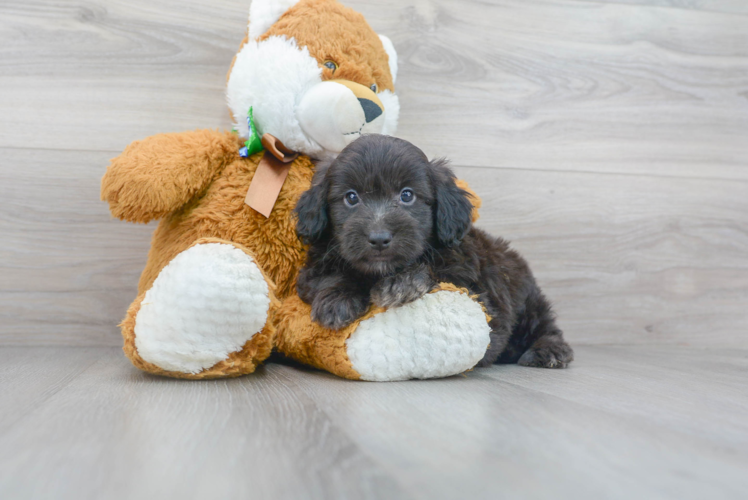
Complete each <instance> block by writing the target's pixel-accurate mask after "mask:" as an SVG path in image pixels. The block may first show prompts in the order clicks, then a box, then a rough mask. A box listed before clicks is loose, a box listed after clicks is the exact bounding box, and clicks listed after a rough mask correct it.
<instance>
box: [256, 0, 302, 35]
mask: <svg viewBox="0 0 748 500" xmlns="http://www.w3.org/2000/svg"><path fill="white" fill-rule="evenodd" d="M297 3H299V0H252V4H251V5H250V6H249V39H250V40H255V39H256V38H257V37H259V36H260V35H262V34H264V33H265V32H266V31H267V30H269V29H270V27H271V26H272V25H274V24H275V23H276V21H278V19H280V17H281V16H282V15H283V13H284V12H286V11H287V10H288V9H290V8H291V7H293V6H294V5H296V4H297Z"/></svg>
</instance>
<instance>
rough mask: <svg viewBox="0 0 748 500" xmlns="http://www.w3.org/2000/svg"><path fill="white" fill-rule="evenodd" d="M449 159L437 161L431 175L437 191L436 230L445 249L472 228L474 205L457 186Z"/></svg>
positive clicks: (457, 241)
mask: <svg viewBox="0 0 748 500" xmlns="http://www.w3.org/2000/svg"><path fill="white" fill-rule="evenodd" d="M448 165H449V163H448V162H447V160H444V159H439V160H434V161H432V162H431V164H430V165H429V167H430V168H429V176H430V179H431V185H432V186H433V189H434V201H435V206H434V209H433V210H434V228H435V230H436V236H437V238H438V239H439V242H440V243H441V244H442V245H445V246H452V245H455V244H456V243H459V242H460V240H462V238H463V237H464V236H465V233H467V231H468V229H470V223H471V217H470V216H471V213H472V210H473V204H472V203H470V199H469V196H470V195H469V194H468V193H467V191H464V190H462V189H460V188H458V187H457V185H456V184H455V175H454V174H453V173H452V171H451V170H450V169H449V167H448Z"/></svg>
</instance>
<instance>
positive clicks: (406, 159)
mask: <svg viewBox="0 0 748 500" xmlns="http://www.w3.org/2000/svg"><path fill="white" fill-rule="evenodd" d="M404 190H409V191H410V192H411V193H413V195H414V196H413V197H412V199H411V197H410V195H409V194H408V193H404ZM350 193H355V196H353V195H351V194H350ZM351 200H353V201H356V200H357V203H351ZM471 210H472V205H471V203H470V200H469V197H468V194H467V193H466V192H465V191H463V190H461V189H459V188H458V187H457V186H456V184H455V182H454V174H453V173H452V172H451V170H450V169H449V168H448V166H447V163H446V161H444V160H436V161H432V162H429V161H428V159H427V158H426V156H425V155H424V154H423V152H422V151H421V150H420V149H418V148H416V147H415V146H413V145H412V144H410V143H408V142H406V141H403V140H400V139H395V138H393V137H388V136H381V135H367V136H363V137H361V138H360V139H357V140H356V141H354V142H353V143H351V144H350V145H349V146H348V147H346V148H345V149H344V150H343V152H342V153H340V155H339V156H338V157H337V158H336V159H335V160H334V161H333V162H332V163H331V164H329V165H324V166H320V167H318V171H317V174H316V175H315V181H314V183H313V185H312V188H311V189H310V190H309V191H307V192H306V193H304V194H303V195H302V196H301V198H300V199H299V203H298V205H297V206H296V213H297V215H298V223H297V232H298V234H299V237H301V238H302V239H303V240H305V241H306V242H308V243H310V244H311V247H310V249H309V252H308V254H307V262H306V265H305V266H304V268H303V269H302V270H301V272H300V274H299V279H298V283H297V290H298V293H299V296H300V297H301V299H302V300H304V301H305V302H307V303H309V304H311V305H312V318H313V319H314V320H315V321H317V322H318V323H320V324H322V325H324V326H327V327H330V328H336V329H337V328H342V327H343V326H345V325H348V324H350V323H351V322H353V321H354V320H356V319H357V318H359V317H360V316H361V315H363V313H364V312H365V311H366V309H367V308H368V306H369V304H370V303H371V302H374V303H375V304H378V305H381V306H383V307H395V306H398V305H402V304H406V303H408V302H411V301H413V300H416V299H418V298H420V297H421V296H423V295H424V294H425V293H428V291H430V290H431V289H432V288H433V287H434V286H435V285H436V284H437V283H439V282H449V283H454V284H455V285H457V286H459V287H465V288H467V289H468V290H469V291H470V292H471V293H473V294H477V295H478V297H479V299H478V300H479V301H480V302H481V303H482V304H483V305H484V306H485V307H486V311H487V312H488V314H489V315H490V316H491V318H492V319H491V322H490V326H491V343H490V346H489V347H488V350H487V351H486V354H485V356H484V358H483V360H482V361H481V362H480V365H482V366H486V365H490V364H491V363H494V362H499V363H519V364H521V365H525V366H540V367H545V368H563V367H565V366H566V365H567V364H568V363H570V362H571V361H572V360H573V358H574V353H573V351H572V349H571V347H569V345H568V344H567V343H566V341H564V339H563V334H562V332H561V330H559V328H558V327H557V326H556V323H555V317H554V314H553V311H552V310H551V306H550V304H549V302H548V300H547V299H546V298H545V297H544V296H543V294H542V292H541V291H540V288H539V287H538V285H537V283H536V282H535V279H534V278H533V275H532V273H531V272H530V268H529V267H528V265H527V262H525V260H524V259H523V258H522V257H521V256H520V255H519V254H518V253H517V252H515V251H514V250H512V249H510V248H509V244H508V243H507V242H506V241H504V240H503V239H501V238H493V237H491V236H489V235H488V234H486V233H485V232H483V231H481V230H480V229H476V228H474V227H472V225H471V222H470V212H471Z"/></svg>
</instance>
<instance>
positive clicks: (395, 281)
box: [371, 266, 436, 308]
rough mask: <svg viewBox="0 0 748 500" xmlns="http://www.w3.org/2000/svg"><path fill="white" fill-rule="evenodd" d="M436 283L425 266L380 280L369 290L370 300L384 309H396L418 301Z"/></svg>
mask: <svg viewBox="0 0 748 500" xmlns="http://www.w3.org/2000/svg"><path fill="white" fill-rule="evenodd" d="M435 284H436V283H435V282H434V280H433V279H432V278H431V275H430V274H429V272H428V269H426V267H425V266H423V267H420V268H418V269H416V270H415V271H412V272H404V273H401V274H396V275H394V276H387V277H386V278H382V279H381V280H379V282H377V284H376V285H374V288H372V290H371V300H372V302H374V303H375V304H376V305H378V306H380V307H384V308H389V307H397V306H401V305H403V304H407V303H409V302H413V301H414V300H418V299H420V298H421V297H423V296H424V295H426V294H427V293H428V292H430V291H431V289H432V288H434V285H435Z"/></svg>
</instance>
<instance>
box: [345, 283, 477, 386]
mask: <svg viewBox="0 0 748 500" xmlns="http://www.w3.org/2000/svg"><path fill="white" fill-rule="evenodd" d="M489 332H490V328H489V326H488V323H487V321H486V316H485V314H484V313H483V309H482V308H481V306H480V304H478V303H477V302H475V301H474V300H472V299H471V298H470V297H468V296H467V295H465V294H463V293H459V292H449V291H440V292H436V293H431V294H428V295H425V296H424V297H423V298H421V299H419V300H417V301H415V302H412V303H410V304H407V305H405V306H402V307H396V308H393V309H389V310H387V311H385V312H383V313H381V314H378V315H376V316H374V317H373V318H370V319H367V320H366V321H362V322H361V324H360V325H359V327H358V329H356V331H355V332H353V334H352V335H351V337H350V338H349V339H348V340H347V342H346V346H347V351H348V358H349V359H350V360H351V363H352V364H353V368H354V369H355V370H356V371H357V372H358V373H359V374H360V375H361V378H362V379H363V380H372V381H379V382H384V381H394V380H408V379H414V378H416V379H427V378H439V377H448V376H450V375H455V374H458V373H462V372H464V371H466V370H469V369H470V368H472V367H474V366H475V365H476V363H478V361H480V360H481V359H482V358H483V355H484V354H485V352H486V349H487V348H488V343H489Z"/></svg>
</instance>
